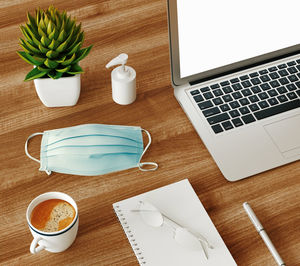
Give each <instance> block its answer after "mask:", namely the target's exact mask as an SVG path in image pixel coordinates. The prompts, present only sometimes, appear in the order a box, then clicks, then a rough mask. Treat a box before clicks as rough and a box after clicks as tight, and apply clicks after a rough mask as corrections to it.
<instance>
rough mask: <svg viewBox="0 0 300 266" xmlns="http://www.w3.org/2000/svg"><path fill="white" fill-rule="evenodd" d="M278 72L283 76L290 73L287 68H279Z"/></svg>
mask: <svg viewBox="0 0 300 266" xmlns="http://www.w3.org/2000/svg"><path fill="white" fill-rule="evenodd" d="M278 73H279V75H280V76H281V77H285V76H287V75H288V74H289V73H288V72H287V71H286V70H285V69H282V70H279V71H278Z"/></svg>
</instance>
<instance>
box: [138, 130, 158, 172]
mask: <svg viewBox="0 0 300 266" xmlns="http://www.w3.org/2000/svg"><path fill="white" fill-rule="evenodd" d="M142 131H144V132H145V133H146V134H147V136H148V139H149V142H148V144H147V145H146V147H145V149H144V151H143V153H142V155H141V158H140V161H139V164H138V166H139V169H140V170H141V171H143V172H147V171H155V170H156V169H157V168H158V164H157V163H154V162H144V163H141V160H142V158H143V156H144V154H145V152H146V151H147V150H148V148H149V146H150V144H151V135H150V133H149V132H148V131H147V130H146V129H143V128H142ZM144 165H153V166H154V167H153V168H149V169H144V168H143V166H144Z"/></svg>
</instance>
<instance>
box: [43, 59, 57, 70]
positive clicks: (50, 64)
mask: <svg viewBox="0 0 300 266" xmlns="http://www.w3.org/2000/svg"><path fill="white" fill-rule="evenodd" d="M44 64H45V66H47V67H49V68H51V69H52V68H56V67H57V66H58V63H57V62H55V61H53V60H51V59H49V58H47V59H46V60H45V62H44Z"/></svg>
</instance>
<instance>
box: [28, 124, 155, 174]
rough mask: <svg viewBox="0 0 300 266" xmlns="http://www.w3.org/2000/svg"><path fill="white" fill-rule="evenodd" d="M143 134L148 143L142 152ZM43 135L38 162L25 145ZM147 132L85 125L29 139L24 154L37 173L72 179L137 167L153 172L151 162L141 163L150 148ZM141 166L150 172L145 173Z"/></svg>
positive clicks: (137, 128)
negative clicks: (34, 165) (73, 177)
mask: <svg viewBox="0 0 300 266" xmlns="http://www.w3.org/2000/svg"><path fill="white" fill-rule="evenodd" d="M142 131H144V132H145V133H146V134H147V136H148V138H149V142H148V144H147V145H146V147H145V148H144V145H143V136H142ZM36 135H42V136H43V137H42V142H41V152H40V160H38V159H36V158H34V157H32V156H31V155H30V154H29V153H28V150H27V146H28V141H29V139H31V138H32V137H34V136H36ZM150 143H151V136H150V134H149V132H148V131H147V130H145V129H142V128H140V127H131V126H113V125H102V124H87V125H79V126H74V127H67V128H61V129H54V130H48V131H44V133H34V134H32V135H30V136H29V137H28V139H27V141H26V143H25V153H26V155H27V156H28V157H29V158H31V159H32V160H34V161H36V162H38V163H40V169H39V170H40V171H45V172H46V173H47V174H49V175H50V174H51V172H52V171H54V172H59V173H64V174H73V175H102V174H106V173H110V172H115V171H120V170H125V169H129V168H133V167H138V168H139V169H140V170H141V171H149V170H156V169H157V167H158V165H157V164H156V163H152V162H144V163H141V159H142V157H143V155H144V153H145V152H146V150H147V149H148V147H149V146H150ZM144 165H151V166H153V167H152V168H150V169H149V168H147V169H144V168H143V166H144Z"/></svg>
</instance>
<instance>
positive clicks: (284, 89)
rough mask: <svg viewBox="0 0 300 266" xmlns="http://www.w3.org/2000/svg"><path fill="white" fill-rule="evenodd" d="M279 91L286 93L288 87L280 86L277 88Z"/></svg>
mask: <svg viewBox="0 0 300 266" xmlns="http://www.w3.org/2000/svg"><path fill="white" fill-rule="evenodd" d="M277 91H278V92H279V93H280V94H284V93H286V92H287V89H286V88H285V87H283V86H282V87H279V88H277Z"/></svg>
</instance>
